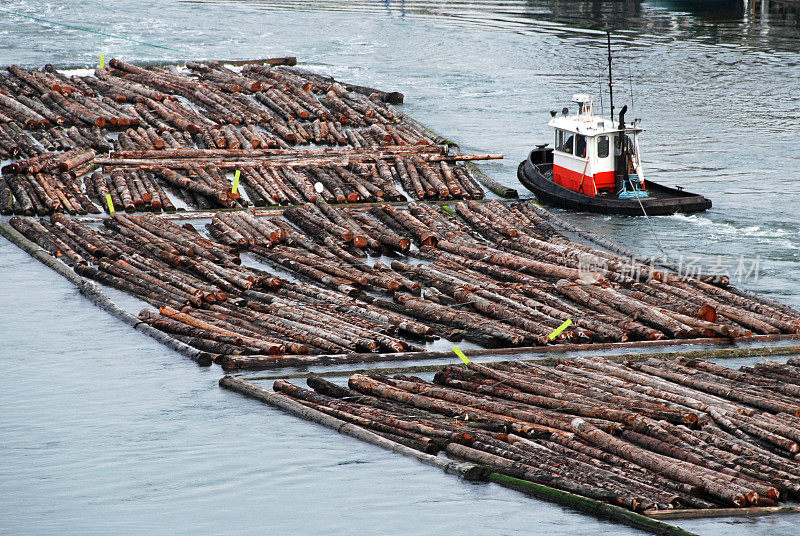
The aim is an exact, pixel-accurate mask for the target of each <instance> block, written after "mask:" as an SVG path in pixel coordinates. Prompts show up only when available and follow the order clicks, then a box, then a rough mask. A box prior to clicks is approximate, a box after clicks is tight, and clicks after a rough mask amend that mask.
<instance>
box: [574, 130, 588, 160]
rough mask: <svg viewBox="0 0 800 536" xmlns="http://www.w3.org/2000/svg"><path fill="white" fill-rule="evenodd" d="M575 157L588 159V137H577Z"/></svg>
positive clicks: (577, 135) (578, 135)
mask: <svg viewBox="0 0 800 536" xmlns="http://www.w3.org/2000/svg"><path fill="white" fill-rule="evenodd" d="M575 156H578V157H580V158H586V136H582V135H580V134H576V135H575Z"/></svg>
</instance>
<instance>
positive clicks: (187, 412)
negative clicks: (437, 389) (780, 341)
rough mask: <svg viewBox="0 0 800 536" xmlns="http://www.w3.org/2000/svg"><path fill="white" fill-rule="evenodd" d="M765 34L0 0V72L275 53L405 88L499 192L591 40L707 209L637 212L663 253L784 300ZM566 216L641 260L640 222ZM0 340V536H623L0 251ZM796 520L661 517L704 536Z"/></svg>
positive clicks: (408, 14)
mask: <svg viewBox="0 0 800 536" xmlns="http://www.w3.org/2000/svg"><path fill="white" fill-rule="evenodd" d="M697 5H705V6H706V7H704V8H700V9H696V8H695V6H697ZM709 5H710V6H711V7H708V6H709ZM9 11H11V12H15V13H18V14H22V15H27V16H28V17H36V18H38V19H45V20H50V21H53V22H57V23H61V24H68V25H72V26H80V27H82V28H86V29H90V30H95V31H100V32H104V33H106V34H112V35H116V36H122V37H126V38H128V39H133V40H135V41H141V42H146V43H151V44H155V45H161V46H163V47H168V48H156V47H153V46H148V45H146V44H142V43H136V42H133V41H127V40H121V39H118V38H114V37H110V36H108V35H101V34H97V33H89V32H86V31H83V30H79V29H75V28H68V27H64V26H59V25H56V24H48V23H45V22H42V20H34V19H32V18H24V17H20V16H18V15H12V14H10V13H8V12H9ZM767 19H769V18H768V17H756V16H754V15H753V14H752V13H750V12H748V11H747V10H743V9H741V6H740V3H737V2H729V3H726V2H668V1H652V2H637V1H614V2H611V1H609V2H601V1H598V2H581V1H570V2H567V1H556V0H552V1H544V0H541V1H529V2H521V1H498V2H477V1H475V2H466V1H462V2H453V1H449V2H445V1H440V2H433V1H430V2H412V1H408V2H397V1H368V0H358V1H340V2H319V1H294V2H292V1H285V2H281V1H272V2H256V1H169V2H157V1H147V0H140V1H136V2H134V1H131V0H117V1H111V0H107V1H82V2H73V1H65V0H62V1H38V0H37V1H33V0H13V1H6V2H3V3H2V4H0V65H8V64H10V63H19V64H24V65H31V66H41V65H43V64H45V63H53V64H55V65H57V66H65V67H66V66H71V67H83V66H91V65H93V64H95V63H97V62H98V60H99V56H100V54H101V53H104V54H105V56H106V58H111V57H115V56H116V57H120V58H125V59H129V60H153V61H155V60H169V61H173V60H177V61H179V60H186V59H242V58H255V57H269V56H284V55H294V56H297V57H298V58H299V59H300V61H302V62H303V63H304V64H305V65H306V66H308V67H311V68H314V69H318V70H320V71H324V72H327V73H329V74H332V75H334V76H336V77H339V78H342V79H344V80H348V81H353V82H357V83H362V84H365V85H371V86H375V87H380V88H384V89H391V90H399V91H402V92H404V93H405V94H406V104H405V105H404V109H405V110H406V111H407V112H408V113H410V114H411V115H412V116H413V117H415V118H417V119H419V120H421V121H422V122H423V123H425V124H427V125H428V126H430V127H431V128H433V129H434V130H435V131H437V132H439V133H440V134H443V135H445V136H447V137H449V138H451V139H453V140H454V141H456V142H457V143H459V144H460V145H461V147H462V148H463V149H464V150H465V151H490V152H502V153H504V154H505V155H506V158H505V160H504V161H502V162H501V163H492V164H486V165H483V169H484V170H485V171H486V172H487V173H488V174H489V175H491V176H492V177H493V178H495V179H496V180H498V181H499V182H502V183H504V184H507V185H514V186H517V187H519V185H518V184H517V183H516V175H515V172H516V166H517V163H518V162H519V161H520V160H521V159H522V158H523V157H524V155H525V153H526V151H527V150H528V149H529V148H531V147H532V146H533V144H535V143H538V142H543V141H544V142H549V141H551V140H550V136H551V134H550V132H549V129H548V127H547V125H546V122H547V120H548V119H549V114H548V111H549V110H551V109H561V108H562V107H563V106H565V105H569V104H570V103H569V99H570V97H571V95H572V94H573V93H578V92H586V93H593V94H594V95H595V96H596V98H597V96H598V95H599V91H600V87H601V84H602V83H603V81H602V80H601V75H602V72H603V62H604V61H605V49H604V48H603V42H604V35H603V33H602V30H603V29H604V28H606V27H609V28H611V29H612V31H613V34H614V48H615V58H616V61H615V71H616V73H617V82H616V85H615V87H616V92H615V105H616V106H617V107H618V108H619V107H620V106H621V105H622V104H628V105H629V107H632V108H633V111H632V113H631V114H629V117H641V118H643V123H642V126H644V127H645V128H646V129H647V133H646V134H645V135H644V137H643V139H642V142H643V143H642V144H643V149H644V155H643V160H644V164H645V167H646V173H647V177H648V178H650V179H653V180H656V181H657V182H662V183H665V184H667V185H674V184H678V185H681V186H684V187H686V188H687V189H689V190H690V191H695V192H700V193H702V194H704V195H706V196H707V197H709V198H710V199H712V200H713V202H714V208H713V209H712V210H710V211H709V212H707V213H704V214H702V215H694V216H674V217H662V218H654V219H653V220H652V223H653V227H654V229H655V233H656V234H657V236H658V239H659V240H660V242H661V245H662V246H663V249H664V251H665V252H666V253H667V254H668V255H669V256H670V257H671V258H672V259H674V260H676V261H678V262H681V263H683V264H684V265H688V264H690V263H691V264H692V265H701V266H703V267H705V268H707V269H713V271H715V272H728V273H729V274H730V275H731V276H732V278H733V279H734V280H735V281H736V280H737V279H738V278H740V276H741V279H742V282H741V283H740V284H741V285H742V286H744V287H747V288H751V289H754V290H758V291H760V292H764V293H767V294H769V295H771V296H773V297H777V298H779V299H782V300H784V301H787V302H789V303H792V304H794V305H796V306H800V296H799V295H798V289H799V288H800V283H798V280H799V279H800V237H799V236H798V233H799V232H800V222H799V220H800V218H799V216H800V207H798V200H799V199H800V156H799V154H800V153H798V151H800V146H799V144H798V142H800V97H799V96H800V53H798V51H800V26H798V23H797V21H796V20H795V21H782V20H776V18H775V17H773V18H772V19H771V20H767ZM604 99H606V100H605V106H606V110H607V106H608V101H607V95H604ZM597 103H598V104H599V99H597ZM519 188H520V193H523V192H524V190H522V189H521V187H519ZM567 217H568V218H569V219H571V220H572V221H574V222H576V223H577V224H579V225H581V226H583V227H585V228H588V229H592V230H595V231H597V232H601V233H604V234H608V235H611V236H614V237H615V238H616V239H617V240H618V241H619V242H621V243H623V244H626V245H628V246H630V247H632V248H634V249H638V250H641V251H645V252H647V253H650V254H656V253H658V252H659V247H658V245H657V241H656V239H655V238H654V237H653V234H652V232H651V231H650V229H649V227H648V226H647V223H646V222H645V221H644V220H643V219H642V218H617V217H596V216H576V215H567ZM114 297H115V298H119V299H120V300H121V301H123V302H125V303H126V304H128V306H129V307H135V305H136V304H135V303H133V300H131V299H128V298H125V297H124V296H123V297H119V296H118V295H117V294H114ZM0 341H2V345H0V357H2V361H1V362H2V364H3V365H4V371H3V375H2V379H1V380H0V410H2V413H0V497H2V500H0V534H252V533H259V534H359V533H372V534H398V535H399V534H409V533H414V534H431V535H438V534H447V533H458V534H465V535H466V534H474V535H484V534H531V533H543V534H552V535H554V536H555V535H587V536H588V535H598V534H614V535H616V534H635V533H636V531H634V530H632V529H625V528H621V527H619V526H617V525H612V524H606V523H601V522H598V521H595V520H593V519H591V518H587V517H584V516H581V515H578V514H575V513H572V512H570V511H568V510H564V509H562V508H560V507H556V506H553V505H550V504H547V503H542V502H539V501H535V500H532V499H529V498H526V497H524V496H522V495H519V494H517V493H515V492H511V491H507V490H504V489H502V488H499V487H497V486H494V485H486V484H477V485H476V484H465V483H463V482H460V481H458V480H457V479H455V478H453V477H449V476H446V475H444V474H442V473H441V472H439V471H437V470H434V469H431V468H428V467H425V466H422V465H420V464H418V463H417V462H415V461H410V460H408V459H405V458H403V457H400V456H397V455H394V454H390V453H387V452H384V451H382V450H379V449H377V448H374V447H371V446H369V445H364V444H362V443H360V442H358V441H356V440H353V439H350V438H346V437H342V436H339V435H337V434H335V433H333V432H331V431H329V430H327V429H324V428H321V427H318V426H315V425H311V424H308V423H306V422H303V421H299V420H296V419H294V418H291V417H288V416H286V415H284V414H282V413H280V412H278V411H275V410H272V409H270V408H268V407H266V406H264V405H262V404H260V403H256V402H253V401H250V400H246V399H244V398H242V397H240V396H238V395H236V394H233V393H229V392H225V391H222V390H220V389H219V388H218V387H217V380H218V379H219V377H220V375H221V372H220V370H219V369H218V368H211V369H199V368H197V367H195V366H194V364H193V363H191V362H189V361H187V360H184V359H183V358H181V357H178V356H177V355H175V354H173V353H171V352H170V351H168V350H166V349H165V348H163V347H162V346H160V345H158V344H157V343H155V342H153V341H152V340H150V339H148V338H147V337H145V336H143V335H141V334H139V333H138V332H134V331H133V330H131V329H129V328H128V327H126V326H124V325H123V324H121V323H119V322H118V321H116V320H114V319H113V318H111V317H109V316H108V315H107V314H105V313H104V312H102V311H100V310H99V309H97V308H95V307H93V306H92V305H91V304H90V303H89V302H88V301H86V300H85V299H83V298H82V297H81V296H80V295H79V294H78V292H77V291H76V290H75V289H74V288H73V287H72V286H71V285H69V284H68V283H67V282H66V281H64V280H62V279H60V278H59V277H58V276H56V275H55V274H53V273H52V272H50V271H49V270H48V269H46V268H44V267H43V266H41V265H39V264H38V263H37V262H36V261H34V260H32V259H30V258H29V257H28V256H27V255H25V254H24V253H22V252H21V251H20V250H18V249H17V248H16V247H15V246H12V245H11V244H10V243H8V242H6V241H5V240H0ZM798 524H800V516H789V517H781V516H773V517H764V518H760V519H748V518H740V519H734V520H714V521H686V522H681V523H680V525H681V526H684V527H685V528H687V529H690V530H693V531H696V532H698V533H700V534H703V535H723V534H724V535H725V536H736V535H751V534H763V535H789V534H792V535H794V534H797V533H798V528H797V527H798Z"/></svg>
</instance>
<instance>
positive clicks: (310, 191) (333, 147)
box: [0, 59, 499, 215]
mask: <svg viewBox="0 0 800 536" xmlns="http://www.w3.org/2000/svg"><path fill="white" fill-rule="evenodd" d="M275 63H280V62H275ZM7 71H8V72H7V74H6V75H5V76H0V159H3V160H8V159H11V160H14V161H12V162H11V163H9V164H7V165H5V166H4V167H3V169H2V172H3V177H4V181H3V182H0V193H2V194H3V195H4V197H3V198H2V201H3V204H2V205H0V208H2V210H3V213H4V214H6V213H13V214H23V215H31V214H38V215H49V214H51V213H53V212H69V213H73V212H83V211H90V212H95V211H97V207H96V206H95V207H94V209H92V210H89V208H88V205H87V204H86V203H87V201H88V199H89V198H91V199H92V200H94V201H95V202H96V204H97V205H99V206H100V207H103V208H105V209H106V210H107V211H108V210H109V207H108V205H109V203H108V199H107V197H106V195H107V194H110V195H111V197H112V200H113V201H114V202H115V207H124V209H125V211H126V212H135V211H155V212H157V211H161V210H166V211H169V210H172V209H174V208H175V206H176V204H175V203H174V202H172V200H170V199H169V197H168V194H169V193H171V194H173V195H175V196H176V199H179V200H180V201H181V202H182V203H184V204H186V205H187V206H189V207H194V208H198V209H209V208H226V207H232V206H248V205H250V204H254V205H256V206H265V205H276V204H280V205H291V204H300V203H303V202H306V201H309V202H313V201H314V200H315V199H316V197H317V196H318V195H319V196H322V197H323V198H324V199H325V200H326V201H328V202H336V203H344V202H347V203H356V202H364V201H370V202H376V201H405V200H406V195H409V196H411V197H413V198H415V199H479V198H482V197H483V190H482V189H481V188H480V186H478V184H477V183H476V182H475V179H474V178H473V176H472V174H471V173H470V171H469V169H468V168H467V167H464V166H463V165H460V164H458V162H459V161H462V160H472V159H484V158H497V157H499V155H449V154H447V152H448V149H447V148H446V147H445V146H440V145H436V144H435V141H434V139H433V138H432V137H431V136H429V135H428V134H426V133H424V132H421V131H420V129H419V128H418V127H417V126H415V125H416V124H415V123H413V122H411V121H409V120H406V119H404V118H403V117H402V116H401V114H399V113H398V112H396V111H395V110H394V108H391V107H390V105H388V104H387V103H388V102H397V96H398V95H399V94H397V93H385V92H381V91H379V90H373V89H371V88H363V87H360V86H352V85H349V84H341V83H339V82H337V81H336V80H333V79H332V78H328V77H323V76H319V75H316V74H313V73H309V72H307V71H303V70H297V69H292V68H288V67H283V66H271V65H270V64H269V63H268V64H266V65H261V64H246V65H244V66H243V67H242V68H241V69H238V70H234V69H231V68H228V67H225V66H223V65H221V64H219V63H218V62H210V63H208V64H200V63H195V62H189V63H188V64H187V66H186V68H180V69H179V68H175V67H169V68H168V67H148V68H142V67H137V66H135V65H132V64H129V63H126V62H123V61H120V60H117V59H113V60H111V61H110V62H109V66H108V68H103V69H97V70H95V72H94V74H93V75H87V76H80V75H71V76H67V75H65V74H64V73H62V72H60V71H58V70H57V69H55V68H54V67H53V66H51V65H48V66H46V67H45V68H44V69H39V70H27V69H23V68H21V67H19V66H11V67H8V69H7ZM309 145H313V146H314V147H300V146H309ZM339 146H342V147H339ZM109 152H110V156H111V157H110V158H109V157H102V156H97V154H98V153H109ZM98 166H102V168H98ZM120 168H122V171H120ZM234 169H238V170H239V171H240V172H241V174H242V181H243V185H244V190H245V192H246V195H245V196H243V197H241V198H239V197H238V192H237V191H236V190H233V189H232V184H231V181H232V177H231V176H229V175H228V174H229V173H230V172H232V171H233V170H234ZM54 170H58V171H60V172H62V173H64V172H69V173H70V175H71V182H73V183H75V187H76V188H77V189H78V190H79V193H80V194H81V195H80V196H79V197H77V198H75V199H72V198H69V199H68V200H67V201H66V202H65V201H63V200H61V199H55V198H54V197H53V194H54V192H53V191H51V190H54V189H61V190H71V189H72V186H70V188H66V186H64V187H63V188H62V187H57V186H53V187H52V188H49V189H48V188H47V187H46V186H42V187H41V188H40V187H36V186H34V185H33V182H32V181H33V179H28V178H25V177H18V176H16V175H18V174H36V173H51V172H53V171H54ZM92 172H94V174H95V175H94V176H92V177H89V175H90V174H91V173H92ZM120 173H122V174H123V175H124V176H121V175H120ZM76 178H78V179H79V178H83V181H82V182H81V181H78V182H75V179H76ZM6 182H8V183H9V185H8V186H6V185H5V183H6ZM35 182H37V183H41V182H42V180H37V181H35ZM45 182H50V183H52V182H53V181H52V180H47V179H45ZM132 182H133V183H136V184H132ZM11 183H13V186H11ZM317 183H319V184H321V185H322V192H320V193H317V192H316V191H315V190H314V186H315V185H316V184H317ZM83 187H85V195H84V191H83ZM403 189H404V190H405V193H404V192H403V191H402V190H403ZM64 194H65V195H67V196H68V197H69V195H71V194H69V195H68V194H66V192H64ZM87 196H88V197H87ZM145 197H148V198H151V199H155V201H147V200H145V199H144V198H145ZM117 202H119V203H117ZM89 204H92V203H89ZM78 205H79V206H80V208H78ZM178 206H181V203H178Z"/></svg>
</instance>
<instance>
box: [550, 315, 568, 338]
mask: <svg viewBox="0 0 800 536" xmlns="http://www.w3.org/2000/svg"><path fill="white" fill-rule="evenodd" d="M571 325H572V319H570V320H567V321H566V322H564V323H563V324H561V325H560V326H558V327H557V328H556V329H555V330H553V332H552V333H551V334H550V335H548V338H549V339H550V340H551V341H552V340H553V339H555V338H556V337H558V336H559V335H561V332H562V331H564V330H565V329H567V328H568V327H570V326H571Z"/></svg>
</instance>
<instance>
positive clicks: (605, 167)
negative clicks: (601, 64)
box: [548, 93, 644, 197]
mask: <svg viewBox="0 0 800 536" xmlns="http://www.w3.org/2000/svg"><path fill="white" fill-rule="evenodd" d="M572 102H576V103H578V113H577V114H576V115H567V114H568V113H569V112H568V109H567V108H564V110H563V111H562V115H560V116H558V115H557V114H556V112H550V113H551V115H552V116H553V118H552V119H551V120H550V122H549V123H548V125H550V126H551V127H553V129H554V130H555V143H554V144H553V147H554V151H553V182H555V183H556V184H559V185H561V186H563V187H564V188H568V189H570V190H573V191H576V192H578V193H581V194H584V195H588V196H591V197H595V196H598V195H607V194H614V195H617V194H619V193H620V191H621V190H626V188H627V189H629V190H630V189H634V190H638V191H639V192H642V193H643V191H644V172H643V171H642V166H641V159H640V155H639V141H638V136H639V133H641V132H643V131H644V129H641V128H639V126H638V121H634V123H633V124H627V123H624V111H623V114H622V115H623V118H622V119H621V121H622V123H620V124H615V123H614V121H613V120H612V119H607V118H604V117H601V116H598V115H594V105H593V102H592V97H591V96H589V95H586V94H583V93H579V94H576V95H573V96H572ZM623 139H624V140H625V142H626V145H625V146H623V145H621V143H620V142H621V140H623ZM623 149H624V150H623ZM631 174H632V175H633V176H630V175H631ZM637 178H638V180H637ZM630 179H632V180H630ZM631 193H632V194H633V195H639V194H637V193H636V192H631Z"/></svg>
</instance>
